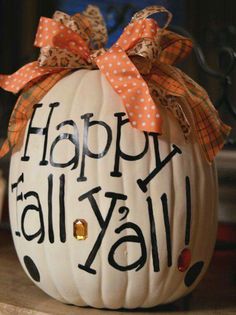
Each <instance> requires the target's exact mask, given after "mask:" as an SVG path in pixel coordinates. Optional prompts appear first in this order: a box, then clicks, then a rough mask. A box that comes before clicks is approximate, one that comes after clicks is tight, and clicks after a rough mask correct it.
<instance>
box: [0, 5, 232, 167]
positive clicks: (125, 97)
mask: <svg viewBox="0 0 236 315" xmlns="http://www.w3.org/2000/svg"><path fill="white" fill-rule="evenodd" d="M154 13H165V14H166V15H167V20H166V24H165V25H164V26H163V27H162V28H161V27H159V26H158V24H157V22H156V21H155V20H153V19H150V18H148V16H150V15H152V14H154ZM171 17H172V15H171V13H170V12H168V11H167V10H166V9H165V8H163V7H158V6H150V7H148V8H146V9H144V10H141V11H139V12H138V13H136V14H135V15H134V17H133V18H132V21H131V23H130V24H129V25H128V26H127V27H126V28H125V29H124V31H123V33H122V35H121V36H120V38H119V39H118V41H117V42H116V43H115V44H114V45H113V46H112V47H111V48H110V49H108V50H106V49H105V48H103V47H104V45H105V43H106V41H107V30H106V27H105V23H104V21H103V19H102V16H101V14H100V11H99V10H98V8H97V7H95V6H88V8H87V9H86V10H85V11H84V12H83V13H78V14H75V15H74V16H69V15H67V14H65V13H63V12H59V11H57V12H55V14H54V16H53V18H52V19H49V18H45V17H42V18H41V19H40V22H39V27H38V31H37V34H36V38H35V45H36V46H37V47H39V48H40V56H39V59H38V61H35V62H32V63H30V64H28V65H25V66H24V67H22V68H21V69H19V70H18V71H16V72H15V73H14V74H12V75H0V87H2V88H3V89H5V90H7V91H11V92H13V93H18V92H19V91H21V90H22V89H24V91H25V93H23V94H22V96H21V97H20V99H19V101H18V103H17V105H16V108H15V110H13V113H12V117H11V120H10V124H9V126H10V127H9V133H8V140H7V143H5V144H4V146H3V147H2V149H1V151H0V157H1V156H3V155H4V154H6V153H7V152H8V150H9V149H10V147H11V146H14V145H15V144H16V143H18V142H19V137H20V133H21V131H22V130H23V129H24V127H25V125H26V123H27V119H22V117H27V115H25V114H24V115H23V116H22V115H20V114H19V113H21V112H22V113H23V112H24V113H25V111H26V109H27V110H29V108H31V107H32V106H33V105H34V104H35V103H37V102H39V101H40V100H41V98H42V97H43V96H44V95H45V94H46V93H47V92H48V90H49V89H50V88H51V87H52V86H53V85H54V84H56V82H58V80H60V78H62V77H63V76H65V75H67V74H68V73H70V72H72V71H74V70H75V69H81V68H85V69H96V68H99V69H100V71H101V72H102V74H103V75H104V76H105V77H106V79H107V80H108V81H109V83H110V84H111V86H112V87H113V89H114V90H115V91H116V93H118V94H119V95H120V98H121V100H122V102H123V104H124V107H125V110H126V112H127V115H128V117H129V120H130V123H131V125H132V126H133V127H134V128H137V129H139V130H141V131H146V132H155V133H159V134H161V133H162V117H161V113H160V106H162V107H163V108H164V107H165V108H166V109H167V110H169V111H170V112H171V113H172V114H173V115H174V116H175V118H176V119H177V120H178V122H179V124H180V127H181V130H182V132H183V134H184V136H185V138H186V139H187V138H188V136H189V135H190V133H191V130H192V129H194V131H195V132H196V134H197V138H198V141H199V143H200V145H201V147H202V149H203V152H204V153H205V156H206V158H207V160H208V161H209V162H211V161H212V160H213V159H214V157H215V155H216V154H217V152H218V151H219V150H220V149H221V148H222V146H223V143H224V140H225V138H226V136H227V135H228V133H229V131H230V128H229V127H228V126H226V125H224V124H223V123H222V122H221V121H220V119H219V117H218V114H217V112H216V110H215V109H214V107H213V105H212V104H211V102H210V100H209V98H208V96H206V94H205V92H204V90H203V89H202V88H200V87H199V86H198V85H197V84H195V82H193V81H191V82H190V79H189V78H188V77H187V75H186V74H184V73H182V72H180V70H178V69H177V68H175V67H174V66H173V64H174V63H175V62H177V61H179V60H181V59H183V58H184V57H186V56H187V55H188V53H189V52H190V51H191V48H192V43H191V41H190V40H189V39H187V38H184V37H182V36H180V35H177V34H175V33H173V32H170V31H168V30H166V27H167V26H168V24H169V22H170V20H171ZM48 80H49V81H48ZM45 82H46V84H45ZM49 83H50V84H49ZM29 91H30V93H29ZM29 94H30V95H29ZM203 96H204V97H203ZM186 103H187V105H186ZM186 106H187V107H188V110H191V111H192V112H193V115H194V118H195V121H194V126H192V123H190V122H189V121H188V118H187V116H188V115H186V113H185V110H184V108H186ZM19 117H20V118H19ZM16 126H17V127H16Z"/></svg>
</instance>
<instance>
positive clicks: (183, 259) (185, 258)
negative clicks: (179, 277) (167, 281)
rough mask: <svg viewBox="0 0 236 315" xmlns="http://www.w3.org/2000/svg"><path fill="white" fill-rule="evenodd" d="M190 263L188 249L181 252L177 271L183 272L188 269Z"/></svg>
mask: <svg viewBox="0 0 236 315" xmlns="http://www.w3.org/2000/svg"><path fill="white" fill-rule="evenodd" d="M190 263H191V252H190V250H189V249H188V248H185V249H183V250H182V252H181V254H180V255H179V258H178V269H179V271H181V272H184V271H186V270H187V269H188V267H189V266H190Z"/></svg>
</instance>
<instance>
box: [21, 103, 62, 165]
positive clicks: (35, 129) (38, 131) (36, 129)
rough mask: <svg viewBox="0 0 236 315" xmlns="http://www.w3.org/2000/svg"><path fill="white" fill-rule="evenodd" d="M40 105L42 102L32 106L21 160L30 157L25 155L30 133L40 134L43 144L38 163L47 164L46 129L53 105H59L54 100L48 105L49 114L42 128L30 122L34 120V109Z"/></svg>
mask: <svg viewBox="0 0 236 315" xmlns="http://www.w3.org/2000/svg"><path fill="white" fill-rule="evenodd" d="M42 106H43V104H35V105H34V106H33V113H32V116H31V120H30V123H29V128H28V133H27V137H26V142H25V150H24V155H23V156H22V157H21V161H29V159H30V156H29V155H27V150H28V144H29V139H30V135H32V134H34V135H42V136H44V145H43V155H42V160H41V161H40V163H39V165H47V164H48V161H47V160H46V153H47V144H48V130H49V125H50V121H51V117H52V113H53V110H54V108H55V107H57V106H59V103H58V102H56V103H51V104H50V105H49V107H50V108H51V110H50V112H49V115H48V119H47V123H46V127H44V128H40V127H33V126H32V123H33V120H34V116H35V113H36V110H37V109H38V108H40V107H42Z"/></svg>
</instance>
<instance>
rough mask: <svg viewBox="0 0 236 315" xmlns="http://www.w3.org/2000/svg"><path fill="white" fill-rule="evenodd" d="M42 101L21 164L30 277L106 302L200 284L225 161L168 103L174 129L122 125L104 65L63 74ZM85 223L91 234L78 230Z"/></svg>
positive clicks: (118, 303)
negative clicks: (192, 135)
mask: <svg viewBox="0 0 236 315" xmlns="http://www.w3.org/2000/svg"><path fill="white" fill-rule="evenodd" d="M55 103H56V104H55ZM41 104H42V105H40V106H41V107H37V108H36V109H35V114H34V115H33V116H32V118H31V122H29V123H28V126H27V128H26V130H25V134H24V141H23V145H22V147H21V148H17V149H15V151H14V152H13V154H12V158H11V169H10V220H11V227H12V232H13V237H14V242H15V247H16V250H17V253H18V256H19V259H20V262H21V264H22V266H23V268H24V269H25V271H26V273H27V274H28V275H29V276H30V277H31V279H32V280H33V281H34V282H35V284H36V285H37V286H39V287H40V288H41V289H42V290H44V291H45V292H46V293H48V294H49V295H50V296H52V297H54V298H56V299H58V300H60V301H62V302H65V303H71V304H75V305H79V306H85V305H90V306H93V307H97V308H110V309H118V308H121V307H125V308H137V307H152V306H154V305H158V304H163V303H168V302H172V301H174V300H176V299H178V298H180V297H181V296H184V295H186V294H188V293H189V292H190V291H192V289H193V288H194V287H195V286H196V285H197V283H198V282H199V281H200V279H201V278H202V276H203V274H204V273H205V271H206V269H207V267H208V265H209V261H210V258H211V256H212V252H213V248H214V243H215V235H216V222H217V220H216V207H217V181H216V174H215V167H214V164H213V165H212V166H211V165H209V164H208V163H207V162H206V160H205V158H204V157H203V156H202V153H201V150H200V147H199V144H198V143H197V142H196V141H195V140H191V141H190V142H189V143H187V142H186V141H185V140H184V137H183V135H182V132H181V130H180V128H179V125H178V122H177V121H176V120H175V118H174V117H172V116H171V114H169V113H168V112H166V111H165V109H162V116H163V118H164V125H163V135H162V136H159V137H157V135H155V136H154V135H146V136H145V135H144V133H143V132H141V131H139V130H136V129H134V128H132V127H131V125H130V124H129V123H128V122H126V123H123V124H122V123H121V122H122V121H123V120H124V119H126V118H127V117H126V116H125V115H126V114H125V113H124V112H125V110H124V107H123V105H122V102H121V100H120V97H119V96H118V95H117V94H116V93H115V92H114V91H113V89H112V88H111V86H110V85H109V83H108V82H107V80H106V79H105V77H103V75H101V73H100V71H99V70H94V71H89V70H79V71H76V72H74V73H73V74H71V75H69V76H67V77H65V78H63V79H62V80H61V81H60V82H59V83H57V84H56V85H55V86H54V87H53V88H52V89H51V90H50V91H49V92H48V94H47V95H46V96H45V97H44V98H43V99H42V101H41ZM50 104H54V105H51V106H52V107H50ZM53 106H55V107H53ZM50 112H51V116H50V118H49V113H50ZM117 113H120V114H118V115H117ZM122 113H123V114H122ZM86 114H87V115H86ZM84 115H85V116H84ZM48 120H49V123H48V129H42V128H46V125H47V121H48ZM96 121H100V123H99V124H98V123H97V122H96ZM101 121H102V123H101ZM118 121H120V125H122V126H120V130H121V131H119V128H118V127H119V124H118ZM30 123H31V125H30ZM86 126H87V127H86ZM37 128H38V129H37ZM27 135H28V139H27ZM46 137H47V141H46ZM147 139H148V140H149V141H147ZM154 144H155V146H154ZM145 145H146V146H147V147H145ZM44 146H45V147H44ZM158 146H159V148H158ZM119 147H120V151H122V153H119V150H118V149H119ZM43 152H44V155H45V156H44V157H43ZM171 152H172V153H171ZM91 153H92V154H91ZM158 153H159V154H160V157H159V158H158ZM89 155H90V156H89ZM131 156H136V159H135V158H132V157H131ZM158 159H159V160H158ZM149 174H151V175H149ZM148 176H149V177H148ZM151 177H152V178H151ZM145 179H146V181H145ZM78 220H80V221H79V222H80V223H81V225H77V227H78V228H79V227H83V224H84V229H85V228H86V226H85V225H86V223H87V233H86V229H85V230H83V229H82V231H81V230H80V229H77V232H76V231H75V224H76V222H77V223H78ZM78 231H79V232H78ZM83 233H84V234H85V235H83ZM74 234H76V235H75V236H77V238H76V237H75V236H74ZM78 234H79V235H78ZM86 234H87V238H86ZM184 249H186V250H185V251H184V252H183V250H184ZM182 252H183V253H182ZM181 253H182V256H180V255H181ZM190 253H191V261H190V256H189V254H190Z"/></svg>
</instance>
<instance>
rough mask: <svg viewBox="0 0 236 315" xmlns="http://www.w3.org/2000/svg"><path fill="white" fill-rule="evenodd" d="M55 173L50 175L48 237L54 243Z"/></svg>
mask: <svg viewBox="0 0 236 315" xmlns="http://www.w3.org/2000/svg"><path fill="white" fill-rule="evenodd" d="M52 207H53V175H52V174H49V176H48V238H49V242H50V243H54V230H53V216H52V210H53V209H52Z"/></svg>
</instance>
